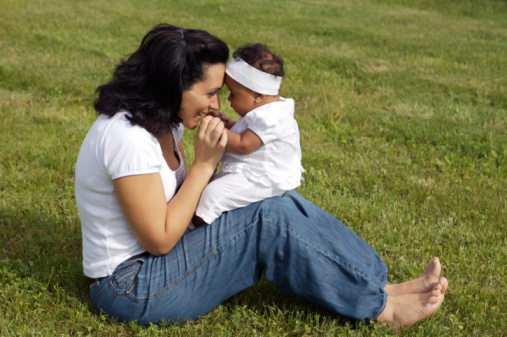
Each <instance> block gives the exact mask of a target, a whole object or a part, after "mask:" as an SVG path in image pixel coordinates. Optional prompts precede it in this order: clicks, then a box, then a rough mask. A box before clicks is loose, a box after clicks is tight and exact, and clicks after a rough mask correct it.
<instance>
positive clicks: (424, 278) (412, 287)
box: [384, 257, 442, 297]
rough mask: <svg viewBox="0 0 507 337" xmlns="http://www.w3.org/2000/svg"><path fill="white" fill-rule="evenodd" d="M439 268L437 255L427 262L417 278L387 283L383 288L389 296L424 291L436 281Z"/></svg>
mask: <svg viewBox="0 0 507 337" xmlns="http://www.w3.org/2000/svg"><path fill="white" fill-rule="evenodd" d="M441 270H442V266H441V265H440V260H439V259H438V257H434V258H433V259H431V261H430V262H429V263H428V265H427V266H426V268H425V269H424V272H423V273H422V275H421V276H419V277H418V278H416V279H413V280H410V281H407V282H403V283H398V284H388V285H387V286H385V288H384V289H385V290H386V291H387V294H388V295H389V296H391V297H392V296H400V295H408V294H421V293H425V292H428V291H429V290H431V289H432V288H433V286H434V285H435V284H437V283H438V280H439V279H440V271H441Z"/></svg>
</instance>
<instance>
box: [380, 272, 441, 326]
mask: <svg viewBox="0 0 507 337" xmlns="http://www.w3.org/2000/svg"><path fill="white" fill-rule="evenodd" d="M447 286H448V282H447V279H446V278H444V277H442V278H441V279H440V281H438V282H436V283H435V284H434V285H433V286H432V287H431V288H430V289H429V291H427V292H424V293H419V294H405V295H398V296H391V297H388V298H387V303H386V307H385V309H384V311H383V312H382V314H380V316H379V317H378V318H377V321H379V322H380V323H382V324H390V325H391V326H392V327H394V328H399V327H402V326H411V325H413V324H415V323H416V322H418V321H420V320H422V319H423V318H426V317H428V316H429V315H431V314H432V313H434V312H435V311H436V310H437V309H438V308H439V307H440V306H441V305H442V302H443V300H444V295H445V291H446V290H447Z"/></svg>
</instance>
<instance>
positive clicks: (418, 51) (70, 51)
mask: <svg viewBox="0 0 507 337" xmlns="http://www.w3.org/2000/svg"><path fill="white" fill-rule="evenodd" d="M1 7H2V10H1V11H0V48H1V52H0V312H1V314H0V335H2V336H4V335H6V336H8V335H84V336H86V335H93V336H95V335H99V336H117V335H136V336H137V335H150V336H158V335H185V336H186V335H206V336H208V335H209V336H222V335H223V336H251V335H265V336H278V335H280V336H282V335H288V336H299V335H307V336H318V335H329V336H335V335H336V336H338V335H344V336H364V335H368V336H370V335H371V336H385V335H389V334H391V333H392V332H391V331H390V330H388V329H386V328H384V327H380V326H378V325H374V324H370V325H363V324H358V323H357V322H354V321H350V320H348V319H346V318H344V317H341V316H340V315H337V314H334V313H331V312H328V311H325V310H323V309H320V308H318V307H316V306H315V305H312V304H309V303H306V302H304V301H301V300H299V299H297V298H295V297H292V296H287V295H285V294H283V293H281V292H280V291H278V290H277V289H275V288H274V287H273V286H272V285H270V284H269V283H268V282H267V281H265V280H262V281H261V283H259V284H258V285H256V286H254V287H252V288H250V289H247V290H245V291H244V292H242V293H240V294H238V295H236V296H234V297H233V298H231V299H230V300H229V301H227V302H225V303H223V304H222V305H220V306H219V307H217V308H216V309H214V310H213V311H211V312H210V313H209V314H208V315H206V316H204V317H202V318H201V319H199V320H197V321H195V322H188V323H185V324H177V325H173V326H168V325H162V326H160V327H159V326H151V327H142V326H138V325H136V324H133V323H131V324H119V323H116V322H114V321H112V320H111V319H109V318H107V317H105V316H101V315H99V314H98V313H97V312H96V311H95V309H94V308H93V305H92V304H91V302H90V300H89V294H88V286H87V281H86V280H85V278H84V276H83V275H82V267H81V231H80V223H79V217H78V214H77V210H76V205H75V201H74V176H73V174H74V173H73V171H74V164H75V160H76V158H77V154H78V151H79V147H80V144H81V142H82V140H83V139H84V136H85V134H86V132H87V130H88V129H89V127H90V126H91V124H92V123H93V121H94V119H95V118H96V115H95V112H94V111H93V109H92V102H93V97H94V90H95V88H96V87H97V86H98V85H99V84H101V83H103V82H104V81H106V80H107V79H108V78H109V76H110V74H111V72H112V70H113V67H114V65H115V64H117V63H118V61H119V59H120V58H121V57H124V56H125V55H127V54H128V53H130V52H132V51H134V50H135V48H137V46H138V44H139V42H140V39H141V38H142V36H143V35H144V34H145V33H146V32H147V31H148V30H149V29H150V28H151V27H152V26H154V25H155V24H157V23H160V22H168V23H172V24H175V25H180V26H183V27H186V28H202V29H205V30H208V31H209V32H211V33H213V34H215V35H217V36H219V37H221V38H222V39H224V40H225V41H226V42H227V43H228V44H229V46H230V48H231V50H234V49H235V48H237V47H239V46H240V45H242V44H244V43H248V42H262V43H265V44H267V45H268V46H269V47H270V48H271V49H272V50H273V51H274V52H275V53H277V54H279V55H280V56H282V57H283V58H284V60H285V64H286V74H287V75H286V79H285V81H284V84H283V86H282V94H283V95H284V96H285V97H292V98H294V99H295V100H296V103H297V111H296V113H297V119H298V121H299V125H300V131H301V143H302V148H303V164H304V166H305V168H306V173H305V181H304V182H303V185H302V186H301V187H300V188H299V192H300V193H301V194H302V195H304V196H305V197H307V198H308V199H309V200H311V201H313V202H314V203H316V204H317V205H319V206H321V207H322V208H324V209H326V210H327V211H328V212H330V213H332V214H333V215H334V216H336V217H337V218H339V219H340V220H342V222H344V223H345V224H347V225H348V226H349V227H350V228H351V229H352V230H354V231H355V232H356V233H357V234H358V235H360V236H361V237H362V238H364V239H365V240H366V241H367V242H368V243H370V244H371V245H372V246H373V247H374V248H375V249H377V251H378V252H379V254H380V255H381V256H382V257H383V258H384V259H385V261H386V264H387V265H388V267H389V268H390V272H391V274H390V281H392V282H402V281H406V280H408V279H411V278H414V277H416V276H418V275H419V274H420V273H421V272H422V270H423V268H424V266H425V265H426V263H427V262H428V261H429V260H430V259H431V257H433V256H439V257H440V259H441V261H442V263H443V267H444V268H443V275H444V276H446V277H447V278H448V279H449V282H450V288H449V291H448V294H447V297H446V300H445V302H444V304H443V305H442V307H441V309H440V310H439V311H438V312H437V313H435V314H434V315H432V316H431V317H429V318H428V319H426V320H424V321H422V322H420V323H418V324H416V325H415V326H414V327H412V328H411V329H409V330H407V331H404V332H403V334H404V335H407V336H502V335H505V331H507V315H506V308H507V301H506V298H507V291H506V278H507V275H506V265H507V257H506V255H507V254H506V224H507V197H506V196H507V192H506V191H507V182H506V180H507V69H506V64H507V21H506V20H505V18H506V17H507V3H506V2H505V1H500V0H486V1H478V0H477V1H474V0H463V1H451V0H448V1H435V0H418V1H404V0H386V1H380V0H364V1H353V0H342V1H332V0H319V1H309V0H308V1H252V2H244V1H232V0H230V1H228V0H216V1H149V2H148V1H135V0H133V1H128V2H127V1H117V0H112V1H108V2H103V1H96V0H92V1H86V2H79V1H64V0H46V1H41V0H36V1H27V0H3V1H2V6H1ZM226 98H227V89H225V88H224V90H223V95H222V101H223V111H226V112H227V113H229V114H230V115H231V116H234V112H233V111H232V110H231V109H230V108H229V106H228V104H227V100H226ZM192 137H193V133H192V132H187V134H186V136H185V140H186V151H187V156H188V157H189V159H190V160H191V159H192V157H193V155H192Z"/></svg>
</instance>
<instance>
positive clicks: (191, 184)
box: [113, 116, 227, 255]
mask: <svg viewBox="0 0 507 337" xmlns="http://www.w3.org/2000/svg"><path fill="white" fill-rule="evenodd" d="M226 143H227V134H226V133H225V129H224V125H223V123H222V122H221V121H220V120H219V119H218V118H212V117H211V116H210V117H205V118H204V119H203V120H202V121H201V125H200V126H199V131H198V134H197V137H196V140H195V159H194V162H193V164H192V167H191V168H190V171H189V172H188V175H187V176H186V178H185V181H184V182H183V184H182V185H181V187H180V189H179V190H178V193H176V195H175V196H174V197H173V198H172V199H171V200H170V201H169V203H166V199H165V193H164V187H163V184H162V179H161V177H160V174H159V173H154V174H146V175H136V176H128V177H122V178H119V179H115V180H114V181H113V184H114V188H115V193H116V196H117V198H118V201H119V203H120V205H121V208H122V211H123V213H124V215H125V218H126V220H127V222H128V224H129V226H130V228H131V229H132V232H133V233H134V235H135V236H136V238H137V239H138V240H139V243H140V244H141V246H143V247H144V248H145V249H146V250H147V251H148V252H149V253H151V254H153V255H163V254H166V253H167V252H169V251H170V250H171V249H172V248H173V247H174V246H175V245H176V243H178V241H179V240H180V238H181V237H182V235H183V233H184V232H185V230H186V228H187V226H188V224H189V223H190V221H191V219H192V216H193V215H194V212H195V209H196V207H197V204H198V202H199V198H200V195H201V193H202V191H203V189H204V188H205V187H206V185H207V184H208V181H209V179H210V178H211V175H212V174H213V172H214V171H215V168H216V166H217V164H218V161H219V160H220V157H221V156H222V154H223V152H224V149H225V144H226Z"/></svg>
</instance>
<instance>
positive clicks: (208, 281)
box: [91, 191, 388, 324]
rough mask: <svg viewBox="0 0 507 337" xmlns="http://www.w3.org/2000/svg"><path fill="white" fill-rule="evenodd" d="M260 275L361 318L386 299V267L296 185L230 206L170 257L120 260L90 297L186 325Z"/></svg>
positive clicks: (122, 312) (99, 304)
mask: <svg viewBox="0 0 507 337" xmlns="http://www.w3.org/2000/svg"><path fill="white" fill-rule="evenodd" d="M263 273H264V275H265V276H266V278H267V279H268V280H269V281H270V282H271V283H273V284H274V285H275V286H276V287H277V288H279V289H280V290H282V291H284V292H287V293H290V294H294V295H296V296H298V297H300V298H303V299H306V300H308V301H310V302H313V303H316V304H318V305H320V306H322V307H324V308H327V309H329V310H332V311H334V312H337V313H340V314H342V315H344V316H347V317H351V318H354V319H358V320H361V321H367V320H369V319H371V318H376V317H377V316H379V315H380V313H381V312H382V311H383V310H384V307H385V304H386V301H387V293H386V291H385V290H384V286H385V285H386V284H387V283H388V282H387V268H386V266H385V264H384V262H383V261H382V260H381V259H380V257H379V256H378V254H377V253H376V252H375V250H374V249H373V248H371V247H370V246H369V245H368V244H367V243H365V242H364V241H363V240H362V239H361V238H359V237H358V236H357V235H355V234H354V233H353V232H352V231H351V230H349V229H348V228H347V227H346V226H345V225H344V224H342V223H341V222H340V221H338V220H336V219H335V218H334V217H333V216H331V215H330V214H328V213H326V212H325V211H323V210H322V209H320V208H319V207H317V206H315V205H314V204H312V203H311V202H309V201H308V200H306V199H305V198H303V197H302V196H301V195H299V194H298V193H297V192H295V191H289V192H287V193H285V194H284V195H283V196H282V197H275V198H269V199H266V200H264V201H261V202H257V203H254V204H251V205H250V206H247V207H244V208H241V209H237V210H233V211H230V212H226V213H224V214H222V216H221V217H219V218H218V219H217V220H216V221H214V222H213V223H212V224H211V225H204V226H200V227H198V228H197V229H195V230H193V231H191V232H189V233H187V234H185V235H184V236H183V237H182V239H181V240H180V242H179V243H178V244H177V245H176V246H175V247H174V248H173V249H172V250H171V251H170V252H169V253H167V254H166V255H163V256H152V255H147V256H145V257H140V258H138V259H135V260H130V261H126V262H123V263H122V264H120V265H119V266H118V267H117V268H116V270H115V271H114V273H113V275H110V276H108V277H105V278H102V279H100V280H99V282H98V284H95V285H93V286H92V287H91V297H92V301H93V303H94V304H95V307H96V308H97V310H99V311H101V310H102V311H104V312H105V313H106V314H108V315H110V316H112V317H115V318H116V319H118V320H120V321H137V322H139V323H141V324H148V323H150V322H152V323H157V322H159V321H161V320H165V321H168V322H175V321H186V320H192V319H196V318H198V317H199V316H202V315H204V314H206V313H207V312H209V311H210V310H211V309H213V308H214V307H216V306H217V305H219V304H220V303H221V302H223V301H225V300H226V299H228V298H229V297H231V296H233V295H234V294H236V293H238V292H240V291H242V290H244V289H246V288H248V287H250V286H252V285H254V284H255V283H257V282H258V281H259V279H260V277H261V275H262V274H263Z"/></svg>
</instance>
